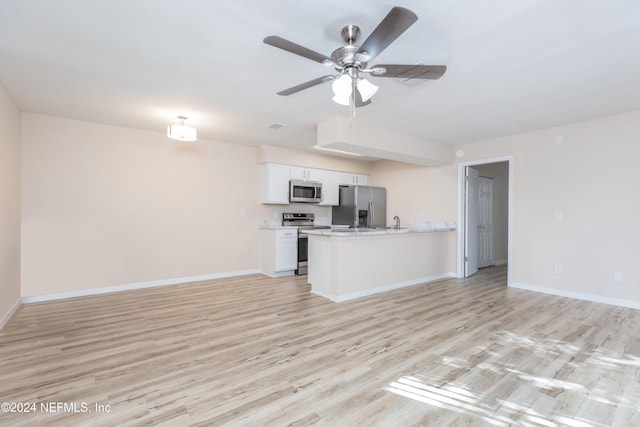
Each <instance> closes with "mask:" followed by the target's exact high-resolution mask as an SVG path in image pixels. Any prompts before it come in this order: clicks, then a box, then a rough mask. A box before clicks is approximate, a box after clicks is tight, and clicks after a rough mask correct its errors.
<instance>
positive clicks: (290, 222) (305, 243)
mask: <svg viewBox="0 0 640 427" xmlns="http://www.w3.org/2000/svg"><path fill="white" fill-rule="evenodd" d="M314 217H315V215H314V214H312V213H290V212H284V213H283V214H282V225H283V226H294V227H298V269H297V270H296V274H297V275H298V276H303V275H305V274H307V272H308V266H309V261H308V252H309V236H308V235H306V234H304V233H301V232H300V230H301V229H310V228H315V227H314Z"/></svg>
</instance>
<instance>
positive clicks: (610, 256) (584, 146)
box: [458, 111, 640, 306]
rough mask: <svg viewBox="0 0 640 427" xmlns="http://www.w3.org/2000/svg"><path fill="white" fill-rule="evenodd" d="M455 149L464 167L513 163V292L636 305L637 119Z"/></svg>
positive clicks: (639, 300)
mask: <svg viewBox="0 0 640 427" xmlns="http://www.w3.org/2000/svg"><path fill="white" fill-rule="evenodd" d="M557 135H562V141H563V142H562V143H560V144H558V143H556V136H557ZM458 148H459V149H462V150H463V151H464V152H465V155H464V157H463V158H462V159H461V160H460V161H462V162H466V161H473V160H480V159H488V158H493V157H500V156H507V155H513V157H514V162H513V171H514V176H513V187H514V188H513V208H514V211H513V236H512V237H513V239H512V244H513V262H512V265H511V266H510V267H511V273H512V282H513V283H512V284H513V285H516V286H522V287H527V288H530V289H537V290H542V291H545V292H551V293H558V294H564V295H572V296H579V297H586V298H587V299H595V300H602V301H611V302H616V303H622V305H625V302H631V304H629V305H631V306H637V305H638V304H640V267H639V264H638V261H637V258H638V255H639V254H640V251H638V242H639V241H640V222H638V218H639V217H640V198H639V197H638V196H637V193H638V191H637V189H636V186H637V184H636V181H637V178H636V174H637V172H636V170H637V162H638V159H639V158H640V111H638V112H633V113H629V114H624V115H619V116H614V117H608V118H602V119H597V120H591V121H587V122H581V123H575V124H571V125H566V126H559V127H556V128H551V129H545V130H540V131H536V132H530V133H526V134H519V135H513V136H509V137H504V138H497V139H492V140H487V141H482V142H478V143H475V144H467V145H464V146H460V147H458ZM555 212H562V216H563V220H562V221H557V220H555V219H554V213H555ZM556 265H560V266H562V274H556V273H554V267H555V266H556ZM615 272H620V273H622V282H617V281H615V280H614V273H615Z"/></svg>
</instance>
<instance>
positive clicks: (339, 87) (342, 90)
mask: <svg viewBox="0 0 640 427" xmlns="http://www.w3.org/2000/svg"><path fill="white" fill-rule="evenodd" d="M331 89H333V94H334V97H333V98H332V99H333V102H335V103H338V104H340V105H349V98H351V90H352V87H351V77H350V76H348V75H347V74H343V75H341V76H340V77H338V78H337V79H335V80H334V81H333V83H332V84H331Z"/></svg>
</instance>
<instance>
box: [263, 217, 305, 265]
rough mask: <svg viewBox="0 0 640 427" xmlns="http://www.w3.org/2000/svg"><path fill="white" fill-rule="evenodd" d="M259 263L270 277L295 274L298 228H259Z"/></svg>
mask: <svg viewBox="0 0 640 427" xmlns="http://www.w3.org/2000/svg"><path fill="white" fill-rule="evenodd" d="M260 259H261V260H260V264H261V270H262V272H263V273H264V274H266V275H267V276H271V277H279V276H287V275H293V274H295V270H296V269H297V268H298V229H297V228H295V227H292V228H278V229H263V230H260Z"/></svg>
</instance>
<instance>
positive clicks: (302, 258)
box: [296, 231, 309, 276]
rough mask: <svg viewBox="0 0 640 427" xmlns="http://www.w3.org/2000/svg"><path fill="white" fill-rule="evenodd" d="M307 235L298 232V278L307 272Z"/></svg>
mask: <svg viewBox="0 0 640 427" xmlns="http://www.w3.org/2000/svg"><path fill="white" fill-rule="evenodd" d="M308 255H309V235H307V234H304V233H300V231H298V269H297V270H296V274H297V275H298V276H305V275H307V274H308V272H309V258H308Z"/></svg>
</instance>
